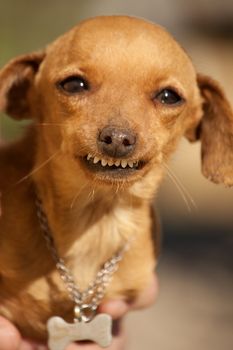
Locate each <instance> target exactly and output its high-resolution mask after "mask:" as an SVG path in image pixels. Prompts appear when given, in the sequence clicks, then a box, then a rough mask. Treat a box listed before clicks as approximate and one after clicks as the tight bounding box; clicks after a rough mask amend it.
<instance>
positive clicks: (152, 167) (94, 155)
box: [0, 17, 233, 339]
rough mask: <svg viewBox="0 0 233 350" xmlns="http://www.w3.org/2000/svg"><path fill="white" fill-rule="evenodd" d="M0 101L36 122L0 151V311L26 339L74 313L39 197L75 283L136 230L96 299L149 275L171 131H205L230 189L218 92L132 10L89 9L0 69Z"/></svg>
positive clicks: (124, 293) (211, 169) (225, 107)
mask: <svg viewBox="0 0 233 350" xmlns="http://www.w3.org/2000/svg"><path fill="white" fill-rule="evenodd" d="M0 110H1V111H5V112H6V113H7V114H9V115H10V116H11V117H13V118H15V119H23V118H32V120H33V121H32V125H31V126H30V127H29V130H28V131H27V133H26V135H25V136H24V138H23V139H22V140H20V141H18V142H15V143H13V144H10V145H5V146H1V149H0V167H1V171H0V191H1V192H2V216H1V219H0V252H1V253H0V314H1V315H4V316H6V317H7V318H9V319H10V320H12V321H13V322H14V323H15V324H16V325H17V326H18V328H19V329H20V330H21V332H22V333H23V334H24V335H26V336H30V337H33V338H35V339H45V338H46V328H45V324H46V321H47V319H48V318H49V317H50V316H52V315H63V317H64V318H67V319H70V318H72V309H73V303H72V301H70V300H69V297H68V294H67V291H66V289H65V288H64V285H63V283H62V281H61V280H60V278H59V275H58V273H57V270H56V268H55V264H54V261H53V259H52V257H51V254H50V252H49V251H48V250H47V248H46V244H45V240H44V238H43V236H42V233H41V229H40V226H39V223H38V219H37V216H36V206H35V193H36V192H37V193H38V194H39V196H40V198H41V200H42V202H43V206H44V211H45V213H46V215H47V218H48V221H49V225H50V228H51V231H52V233H53V236H54V240H55V243H56V245H57V248H58V252H59V255H60V256H62V257H65V261H66V264H67V266H68V267H69V268H70V269H71V270H72V272H73V274H74V276H75V280H76V282H77V283H78V285H79V286H80V287H81V288H82V289H83V288H85V287H86V286H87V285H88V283H89V282H90V281H92V280H93V278H94V276H95V274H96V272H97V271H98V270H99V269H100V267H101V266H102V265H103V263H104V262H105V261H106V260H107V259H109V257H111V256H112V255H113V254H114V253H115V252H116V251H117V250H118V249H119V248H120V247H121V246H122V245H123V243H124V242H125V241H127V240H129V239H131V238H132V237H134V240H133V241H132V242H131V247H130V250H129V251H128V252H127V253H126V254H125V256H124V258H123V260H122V262H121V264H120V266H119V270H118V271H117V273H116V274H115V275H114V278H113V281H112V283H111V285H110V286H109V288H108V290H107V294H106V296H105V299H106V298H117V297H126V298H133V297H135V296H136V295H137V294H138V293H139V292H140V291H142V290H143V289H144V288H146V286H147V285H148V283H149V282H150V280H151V276H152V274H153V269H154V266H155V258H154V250H153V245H152V238H151V231H152V216H151V203H152V200H153V196H154V195H155V193H156V191H157V188H158V186H159V183H160V181H161V178H162V175H163V172H164V165H165V164H166V162H167V160H168V158H169V156H170V154H171V153H172V152H173V151H174V149H175V147H176V145H177V143H178V141H179V140H180V138H181V137H182V136H183V135H186V137H188V139H189V140H191V141H195V140H197V139H200V140H201V143H202V168H203V173H204V175H205V176H206V177H208V178H210V179H211V180H212V181H214V182H216V183H224V184H225V185H232V184H233V152H232V149H233V114H232V110H231V107H230V105H229V103H228V102H227V100H226V98H225V96H224V94H223V92H222V91H221V89H220V88H219V86H218V84H217V83H216V82H214V81H213V80H212V79H210V78H207V77H204V76H201V75H197V74H196V72H195V69H194V67H193V65H192V63H191V61H190V59H189V57H188V56H187V54H186V53H185V52H184V51H183V50H182V49H181V47H180V46H179V45H178V44H177V43H176V42H175V40H174V39H173V38H172V37H171V36H170V35H169V34H168V33H167V32H166V31H165V30H164V29H162V28H161V27H159V26H156V25H154V24H151V23H147V22H145V21H143V20H140V19H136V18H129V17H100V18H94V19H91V20H88V21H85V22H83V23H81V24H80V25H79V26H77V27H75V28H74V29H72V30H71V31H70V32H68V33H67V34H65V35H64V36H62V37H60V38H58V39H57V40H56V41H55V42H54V43H53V44H51V45H49V46H48V47H47V49H46V50H45V51H42V52H36V53H32V54H29V55H25V56H21V57H18V58H16V59H14V60H12V61H11V62H10V63H9V64H8V65H7V66H6V67H5V68H3V69H2V71H1V72H0Z"/></svg>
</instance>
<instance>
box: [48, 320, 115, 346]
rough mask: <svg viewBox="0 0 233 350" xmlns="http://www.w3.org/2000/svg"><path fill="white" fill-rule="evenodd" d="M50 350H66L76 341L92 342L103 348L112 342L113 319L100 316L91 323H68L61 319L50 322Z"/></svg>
mask: <svg viewBox="0 0 233 350" xmlns="http://www.w3.org/2000/svg"><path fill="white" fill-rule="evenodd" d="M47 328H48V332H49V341H48V345H49V349H50V350H65V348H66V347H67V346H68V345H69V344H70V343H72V342H74V341H81V340H90V341H93V342H95V343H97V344H98V345H100V346H101V347H103V348H106V347H108V346H109V345H110V344H111V341H112V319H111V317H110V316H109V315H107V314H99V315H97V316H95V317H94V318H93V319H92V320H91V321H89V322H84V321H81V322H75V323H67V322H65V321H64V320H63V319H62V318H61V317H57V316H55V317H52V318H50V319H49V320H48V323H47Z"/></svg>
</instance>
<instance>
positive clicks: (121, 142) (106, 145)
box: [98, 127, 136, 158]
mask: <svg viewBox="0 0 233 350" xmlns="http://www.w3.org/2000/svg"><path fill="white" fill-rule="evenodd" d="M135 144H136V136H135V134H134V133H133V132H132V131H131V130H129V129H118V128H116V127H105V128H104V129H103V130H102V131H101V132H100V134H99V139H98V146H99V148H100V151H101V152H102V153H104V154H106V155H108V156H110V157H114V158H121V157H125V156H128V155H129V154H130V153H132V152H133V150H134V148H135Z"/></svg>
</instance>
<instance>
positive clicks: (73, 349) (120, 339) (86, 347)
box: [66, 332, 125, 350]
mask: <svg viewBox="0 0 233 350" xmlns="http://www.w3.org/2000/svg"><path fill="white" fill-rule="evenodd" d="M124 344H125V333H123V332H121V334H120V335H119V336H117V337H113V340H112V344H111V345H110V346H109V347H108V350H123V349H124ZM66 350H102V348H101V347H99V346H98V345H97V344H87V343H86V344H85V343H79V344H70V345H69V346H68V347H67V348H66Z"/></svg>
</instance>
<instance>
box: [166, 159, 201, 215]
mask: <svg viewBox="0 0 233 350" xmlns="http://www.w3.org/2000/svg"><path fill="white" fill-rule="evenodd" d="M163 166H164V167H165V168H166V170H167V173H168V176H169V177H170V179H171V180H172V181H173V183H174V184H175V185H176V188H177V189H178V191H179V192H180V194H181V196H182V198H183V200H184V202H185V204H186V206H187V208H188V211H189V212H191V211H192V207H193V208H194V209H195V210H197V205H196V203H195V201H194V199H193V198H192V196H191V195H190V193H189V192H188V190H187V189H186V187H185V186H184V185H183V184H182V183H181V181H180V180H179V178H178V177H177V176H176V175H175V173H174V171H172V170H171V169H170V168H169V167H168V165H167V164H163Z"/></svg>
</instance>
